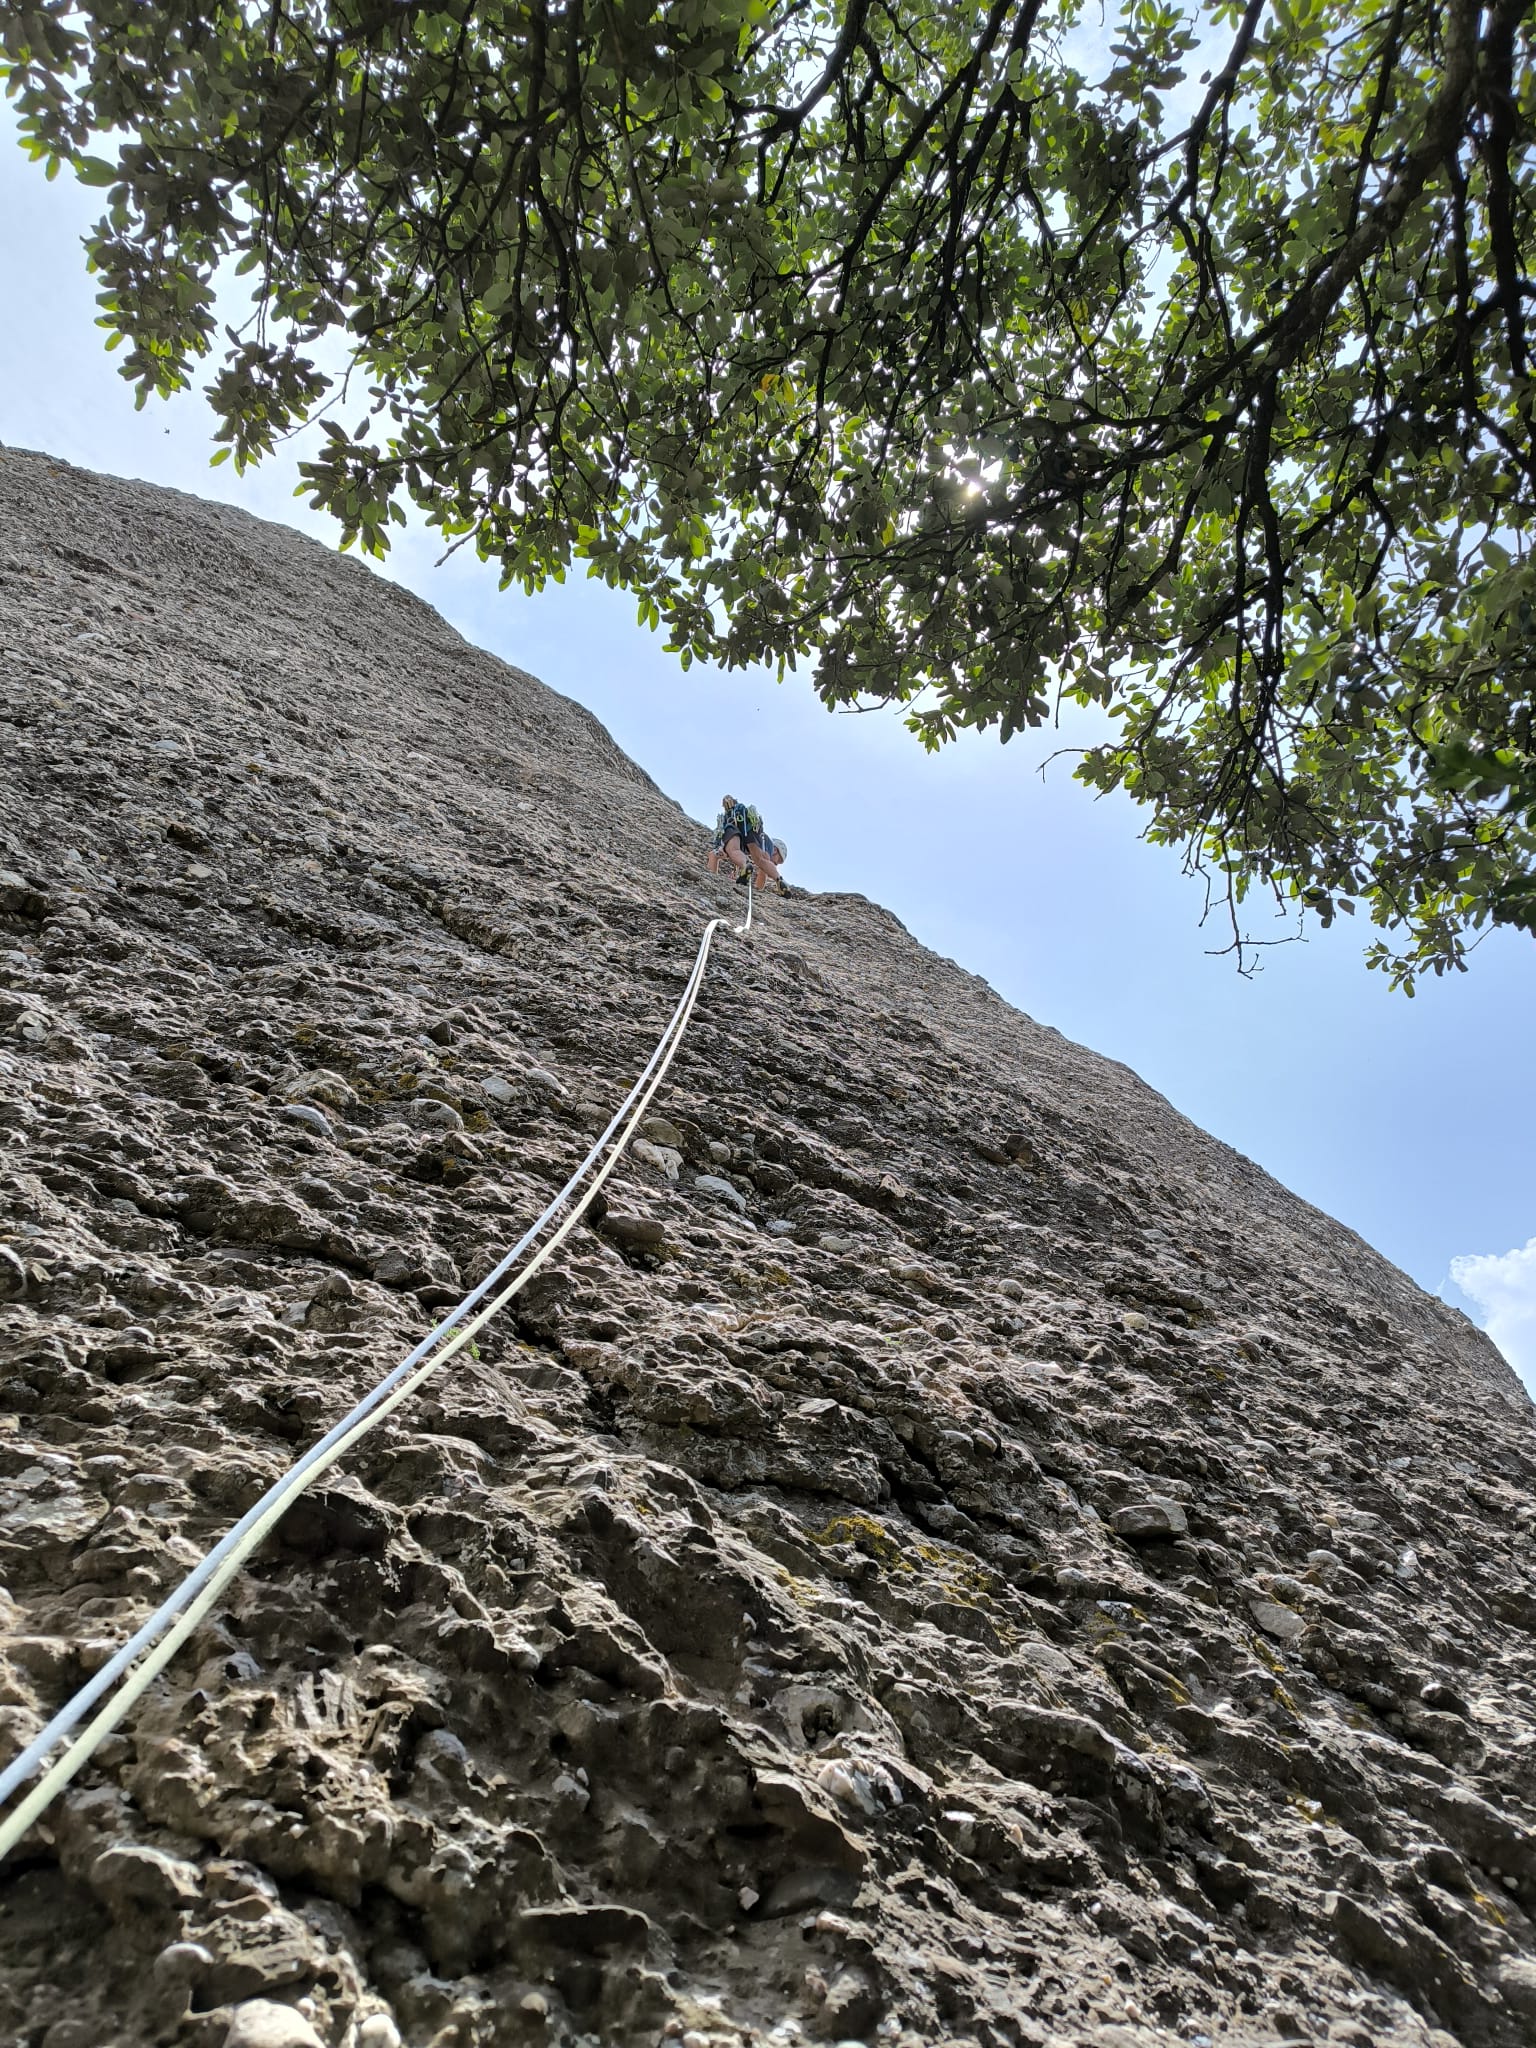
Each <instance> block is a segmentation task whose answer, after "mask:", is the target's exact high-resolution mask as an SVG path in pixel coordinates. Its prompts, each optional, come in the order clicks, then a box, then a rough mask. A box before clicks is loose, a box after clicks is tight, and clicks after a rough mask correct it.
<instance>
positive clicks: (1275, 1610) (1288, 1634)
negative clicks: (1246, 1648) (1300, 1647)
mask: <svg viewBox="0 0 1536 2048" xmlns="http://www.w3.org/2000/svg"><path fill="white" fill-rule="evenodd" d="M1248 1612H1249V1613H1250V1614H1251V1615H1252V1616H1253V1618H1254V1620H1255V1621H1256V1622H1257V1623H1258V1625H1259V1627H1260V1628H1261V1629H1263V1631H1264V1633H1265V1635H1267V1636H1273V1637H1274V1638H1275V1640H1276V1642H1280V1643H1294V1642H1295V1640H1296V1638H1297V1637H1298V1636H1299V1635H1301V1634H1302V1633H1303V1632H1304V1630H1305V1629H1306V1626H1307V1624H1306V1623H1305V1621H1303V1620H1302V1618H1301V1616H1300V1615H1299V1614H1297V1613H1296V1612H1295V1611H1294V1609H1292V1608H1289V1607H1281V1606H1279V1605H1278V1604H1277V1603H1276V1602H1275V1601H1273V1600H1250V1601H1249V1602H1248Z"/></svg>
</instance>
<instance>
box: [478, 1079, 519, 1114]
mask: <svg viewBox="0 0 1536 2048" xmlns="http://www.w3.org/2000/svg"><path fill="white" fill-rule="evenodd" d="M480 1091H481V1093H482V1094H483V1095H484V1096H485V1097H486V1098H487V1100H488V1101H491V1102H499V1103H501V1105H502V1106H503V1107H505V1106H506V1104H507V1103H509V1102H516V1100H517V1089H516V1088H515V1087H514V1086H513V1084H512V1082H510V1081H509V1080H508V1079H507V1077H506V1075H505V1074H492V1075H490V1076H489V1078H488V1079H486V1080H484V1081H482V1082H481V1083H480Z"/></svg>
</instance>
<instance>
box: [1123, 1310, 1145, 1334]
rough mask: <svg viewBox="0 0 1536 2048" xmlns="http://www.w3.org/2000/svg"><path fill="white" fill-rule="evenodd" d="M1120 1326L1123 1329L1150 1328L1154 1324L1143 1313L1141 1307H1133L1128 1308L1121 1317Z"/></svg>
mask: <svg viewBox="0 0 1536 2048" xmlns="http://www.w3.org/2000/svg"><path fill="white" fill-rule="evenodd" d="M1120 1327H1121V1329H1123V1330H1150V1329H1151V1327H1152V1324H1151V1322H1150V1321H1149V1319H1148V1318H1147V1317H1146V1316H1144V1315H1143V1314H1142V1313H1141V1311H1140V1309H1134V1308H1133V1309H1127V1310H1126V1312H1125V1314H1124V1315H1123V1316H1122V1317H1121V1318H1120Z"/></svg>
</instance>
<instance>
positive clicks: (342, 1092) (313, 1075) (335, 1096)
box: [282, 1067, 357, 1109]
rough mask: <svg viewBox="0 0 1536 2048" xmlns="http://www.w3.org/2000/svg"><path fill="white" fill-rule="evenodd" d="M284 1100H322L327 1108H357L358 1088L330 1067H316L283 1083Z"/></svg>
mask: <svg viewBox="0 0 1536 2048" xmlns="http://www.w3.org/2000/svg"><path fill="white" fill-rule="evenodd" d="M282 1095H283V1100H284V1102H322V1103H324V1104H325V1106H326V1108H327V1109H356V1107H357V1090H356V1089H355V1088H354V1087H353V1086H352V1084H351V1083H350V1082H349V1081H345V1080H343V1079H342V1077H341V1075H340V1074H333V1073H332V1072H331V1070H330V1068H329V1067H315V1068H313V1069H312V1070H311V1071H310V1072H309V1073H307V1074H299V1075H297V1076H296V1077H295V1078H294V1079H293V1080H292V1081H285V1082H284V1083H283V1089H282Z"/></svg>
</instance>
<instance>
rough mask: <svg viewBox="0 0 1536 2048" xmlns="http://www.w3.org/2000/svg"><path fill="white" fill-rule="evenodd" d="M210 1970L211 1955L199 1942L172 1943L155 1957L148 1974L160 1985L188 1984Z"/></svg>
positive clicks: (211, 1965)
mask: <svg viewBox="0 0 1536 2048" xmlns="http://www.w3.org/2000/svg"><path fill="white" fill-rule="evenodd" d="M212 1968H213V1955H212V1953H211V1951H210V1950H208V1949H206V1948H204V1947H203V1944H202V1943H201V1942H200V1941H173V1942H172V1943H171V1944H170V1946H169V1947H168V1948H163V1949H161V1951H160V1953H159V1955H157V1956H156V1957H155V1960H154V1962H153V1963H152V1964H151V1965H150V1972H151V1974H152V1975H153V1977H154V1978H155V1980H156V1981H157V1982H158V1983H161V1984H190V1983H191V1982H192V1981H193V1979H194V1978H196V1977H200V1976H201V1975H202V1973H203V1971H204V1970H211V1969H212Z"/></svg>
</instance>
